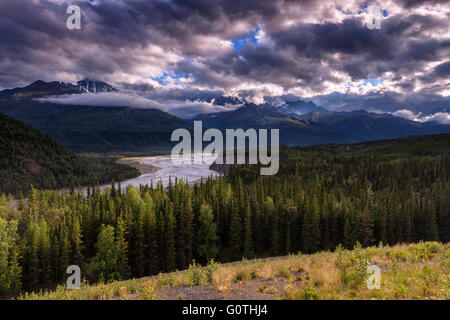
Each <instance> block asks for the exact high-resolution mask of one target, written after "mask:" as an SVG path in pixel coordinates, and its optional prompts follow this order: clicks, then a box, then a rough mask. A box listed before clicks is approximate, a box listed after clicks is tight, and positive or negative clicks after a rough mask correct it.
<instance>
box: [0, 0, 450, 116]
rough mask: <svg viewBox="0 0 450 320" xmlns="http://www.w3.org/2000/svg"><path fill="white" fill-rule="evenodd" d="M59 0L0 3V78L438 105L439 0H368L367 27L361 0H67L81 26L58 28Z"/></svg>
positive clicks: (443, 39) (445, 7)
mask: <svg viewBox="0 0 450 320" xmlns="http://www.w3.org/2000/svg"><path fill="white" fill-rule="evenodd" d="M371 3H372V2H371ZM373 3H376V2H373ZM69 4H73V1H68V0H67V1H66V0H40V1H29V0H14V1H2V2H1V3H0V70H1V72H0V88H10V87H15V86H20V85H25V84H28V83H29V82H31V81H34V80H36V79H43V80H46V81H50V80H60V81H66V82H74V81H76V80H79V79H82V78H85V77H88V78H95V79H102V80H105V81H107V82H109V83H111V84H113V85H115V86H117V87H119V89H121V90H122V91H123V90H124V89H126V90H140V91H143V92H147V93H149V94H150V95H155V96H158V95H164V94H167V93H168V92H174V93H175V92H178V93H181V92H185V93H186V94H187V95H188V94H189V93H190V94H192V93H195V92H196V94H197V95H208V94H209V93H210V92H224V93H225V94H234V95H241V96H247V97H248V98H249V100H251V101H253V102H260V101H261V99H262V98H263V97H264V96H268V95H269V96H270V95H274V96H276V95H283V94H284V95H285V94H295V95H298V96H301V97H305V98H306V97H307V98H315V97H316V98H317V99H319V98H321V99H322V100H326V99H325V97H328V98H329V99H328V101H330V100H331V98H332V97H333V96H336V95H340V96H341V97H344V98H345V99H344V100H346V102H345V107H346V108H350V109H355V108H357V107H358V106H359V105H361V104H362V105H365V104H368V101H369V100H370V99H371V98H372V97H378V98H379V97H381V98H384V99H385V100H386V101H391V102H395V105H392V104H389V103H387V104H386V103H385V104H381V102H382V100H383V99H378V102H379V104H377V105H376V106H375V105H374V106H373V108H375V107H376V108H378V109H381V110H384V111H391V112H393V111H395V110H398V109H399V107H400V106H401V104H400V102H404V101H407V100H411V102H412V103H413V104H414V105H413V106H409V105H408V109H411V110H413V111H414V112H424V111H427V110H429V108H435V107H436V105H437V106H438V107H440V108H442V104H444V105H445V106H448V95H449V91H450V90H449V84H450V75H449V61H448V57H449V56H450V31H449V30H450V27H449V26H450V24H449V16H450V5H449V3H448V1H403V0H401V1H392V0H388V1H379V2H378V5H379V6H380V8H381V9H382V10H383V17H382V21H381V29H380V30H376V29H375V30H370V29H368V28H367V26H366V10H367V1H363V0H350V1H348V0H336V1H312V0H311V1H290V0H248V1H237V0H236V1H235V0H231V1H218V0H192V1H185V0H154V1H146V0H116V1H108V0H91V1H76V2H75V4H77V5H79V6H80V7H81V11H82V27H81V30H68V29H67V28H66V24H65V22H66V18H67V14H66V9H67V6H68V5H69ZM171 90H172V91H171ZM411 97H414V99H411ZM430 97H431V99H432V101H434V102H435V105H433V106H431V107H430V106H429V101H430ZM186 98H187V99H188V100H192V99H191V97H189V98H188V97H186ZM446 98H447V100H446ZM177 100H178V98H177ZM331 102H332V103H334V104H335V105H336V101H331ZM203 107H205V108H206V106H204V105H200V106H199V108H203ZM340 107H343V106H340ZM433 110H434V109H433Z"/></svg>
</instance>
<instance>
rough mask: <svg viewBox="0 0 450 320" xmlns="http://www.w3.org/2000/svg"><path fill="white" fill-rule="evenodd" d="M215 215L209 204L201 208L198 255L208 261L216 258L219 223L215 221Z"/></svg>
mask: <svg viewBox="0 0 450 320" xmlns="http://www.w3.org/2000/svg"><path fill="white" fill-rule="evenodd" d="M213 219H214V216H213V212H212V209H211V206H210V205H209V204H203V205H202V206H201V208H200V216H199V224H200V227H199V230H198V233H197V252H198V256H199V257H200V258H202V259H204V260H206V261H208V260H210V259H213V258H215V256H216V254H217V251H218V248H217V244H216V243H217V240H218V236H217V225H216V223H214V222H213Z"/></svg>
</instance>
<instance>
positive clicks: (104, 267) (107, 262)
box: [86, 225, 120, 281]
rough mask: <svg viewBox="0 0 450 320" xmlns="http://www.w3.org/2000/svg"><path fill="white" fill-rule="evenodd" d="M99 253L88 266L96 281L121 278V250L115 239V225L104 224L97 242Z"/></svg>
mask: <svg viewBox="0 0 450 320" xmlns="http://www.w3.org/2000/svg"><path fill="white" fill-rule="evenodd" d="M96 248H97V254H96V255H95V256H94V257H93V258H92V259H91V261H90V262H89V264H88V265H87V266H86V273H87V275H88V276H89V277H90V278H91V279H92V280H94V281H109V280H120V265H119V250H118V248H117V246H116V242H115V240H114V227H112V226H105V225H102V227H101V231H100V234H99V235H98V240H97V243H96Z"/></svg>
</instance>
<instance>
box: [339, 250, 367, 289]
mask: <svg viewBox="0 0 450 320" xmlns="http://www.w3.org/2000/svg"><path fill="white" fill-rule="evenodd" d="M339 254H341V252H340V253H339ZM337 263H338V264H339V265H338V267H339V269H340V275H341V281H342V283H343V284H344V285H347V286H349V287H350V288H351V289H354V290H357V289H358V288H360V287H361V286H362V285H363V284H364V283H365V281H366V280H367V278H368V277H369V274H368V272H367V267H368V264H369V259H368V258H367V257H366V256H365V254H364V252H363V250H362V247H361V244H360V243H359V242H357V243H356V245H355V247H354V249H353V250H352V251H350V252H349V256H348V257H347V259H345V260H344V261H342V256H339V255H338V261H337Z"/></svg>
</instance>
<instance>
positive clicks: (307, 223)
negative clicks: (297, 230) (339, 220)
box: [302, 195, 320, 253]
mask: <svg viewBox="0 0 450 320" xmlns="http://www.w3.org/2000/svg"><path fill="white" fill-rule="evenodd" d="M319 211H320V208H319V203H318V200H317V197H316V196H315V195H314V196H313V198H312V200H311V204H310V208H308V210H306V212H305V215H304V219H303V230H302V240H303V241H302V242H303V251H304V252H306V253H313V252H315V251H317V250H318V249H319V246H320V223H319V219H320V218H319V217H320V213H319Z"/></svg>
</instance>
